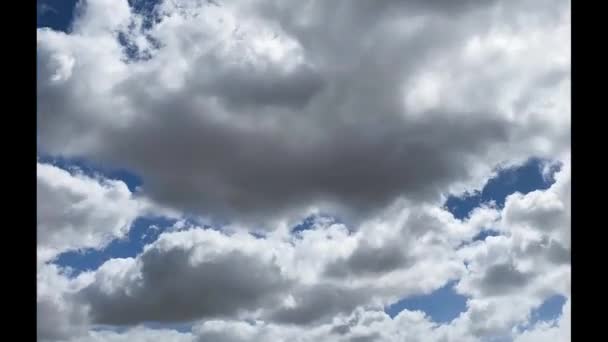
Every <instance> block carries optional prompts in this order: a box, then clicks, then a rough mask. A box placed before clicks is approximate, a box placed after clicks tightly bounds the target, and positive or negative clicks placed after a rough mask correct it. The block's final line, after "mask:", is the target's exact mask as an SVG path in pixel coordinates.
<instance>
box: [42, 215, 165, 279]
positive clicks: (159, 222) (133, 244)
mask: <svg viewBox="0 0 608 342" xmlns="http://www.w3.org/2000/svg"><path fill="white" fill-rule="evenodd" d="M175 222H176V220H175V219H170V218H165V217H154V218H150V217H140V218H138V219H137V220H135V222H134V223H133V225H132V226H131V229H130V230H129V233H128V235H127V236H126V237H125V238H122V239H116V240H113V241H112V242H110V243H109V244H108V245H107V246H106V247H105V248H103V249H100V250H96V249H84V250H80V251H70V252H65V253H62V254H60V255H59V256H58V257H57V258H56V259H55V261H54V263H55V264H57V265H59V266H62V267H67V268H69V269H71V270H72V272H71V275H72V276H77V275H78V274H80V273H81V272H85V271H89V270H95V269H97V268H99V266H101V265H102V264H103V263H104V262H106V261H108V260H110V259H113V258H131V257H135V256H137V255H138V254H140V253H141V252H142V251H143V248H144V246H145V245H147V244H150V243H151V242H153V241H155V240H156V239H157V238H158V236H159V235H160V234H161V233H162V232H163V231H166V229H167V228H168V227H172V226H173V224H174V223H175Z"/></svg>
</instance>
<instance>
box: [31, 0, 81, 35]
mask: <svg viewBox="0 0 608 342" xmlns="http://www.w3.org/2000/svg"><path fill="white" fill-rule="evenodd" d="M77 2H78V0H37V1H36V24H37V27H48V28H51V29H53V30H55V31H63V32H68V31H69V30H70V26H71V24H72V19H73V18H74V9H75V7H76V3H77Z"/></svg>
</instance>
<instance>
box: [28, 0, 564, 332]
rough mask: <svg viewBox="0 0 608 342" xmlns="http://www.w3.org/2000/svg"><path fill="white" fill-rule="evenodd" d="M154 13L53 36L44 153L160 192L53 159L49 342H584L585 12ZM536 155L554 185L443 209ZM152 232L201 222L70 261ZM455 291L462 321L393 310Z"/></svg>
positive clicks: (312, 9) (357, 5)
mask: <svg viewBox="0 0 608 342" xmlns="http://www.w3.org/2000/svg"><path fill="white" fill-rule="evenodd" d="M130 3H131V6H130V5H129V4H130ZM138 4H139V3H138ZM139 5H141V4H139ZM137 8H138V9H136V8H135V7H133V3H132V2H128V1H126V0H119V1H110V0H88V1H81V2H79V4H78V5H77V8H76V12H75V13H76V14H75V17H74V20H73V22H72V25H71V27H70V29H69V30H67V31H66V32H60V31H54V30H51V29H48V28H39V29H38V38H37V49H38V59H37V71H38V82H37V98H38V102H39V104H38V112H37V119H38V135H37V138H38V150H39V153H40V154H44V155H57V156H62V157H68V158H70V157H74V158H84V159H85V160H90V161H93V162H95V163H98V164H101V165H106V166H110V167H119V168H126V169H128V170H130V171H132V172H133V173H135V174H137V175H138V176H140V177H141V179H142V181H143V185H142V187H141V189H140V190H138V191H137V193H132V192H131V191H130V190H129V188H128V187H127V185H126V184H125V182H123V181H120V180H113V179H109V178H107V177H104V176H101V175H90V174H85V173H83V172H82V171H79V170H78V169H74V170H66V169H63V168H61V167H59V166H57V165H53V164H50V163H43V162H39V163H38V167H37V169H38V189H37V190H38V203H37V204H38V213H37V219H38V220H37V222H38V280H37V281H38V330H37V331H38V338H39V340H40V341H70V342H75V341H82V342H89V341H135V342H138V341H176V342H177V341H180V342H181V341H189V342H203V341H205V342H207V341H217V342H223V341H226V342H227V341H232V342H236V341H302V342H304V341H351V342H353V341H431V342H432V341H437V342H440V341H489V340H493V339H506V340H509V341H518V342H525V341H552V342H555V341H568V340H569V334H570V307H571V300H570V291H571V290H570V287H571V286H570V274H571V271H570V257H571V242H570V229H571V225H570V217H571V215H570V197H571V195H570V188H571V173H570V94H569V92H570V46H569V41H570V4H569V2H568V1H565V0H560V1H557V2H555V1H545V0H541V1H525V0H515V1H503V0H493V1H473V0H470V1H469V0H467V1H458V2H454V1H418V0H412V1H383V2H381V3H380V2H378V3H377V2H373V1H355V2H352V1H346V0H337V1H317V0H313V1H305V2H299V1H289V2H284V1H274V0H242V1H226V2H215V1H198V0H187V1H179V2H175V1H159V2H158V3H157V5H155V6H154V7H153V8H152V9H151V10H150V11H141V10H140V9H139V7H137ZM144 12H145V13H144ZM531 157H537V158H545V159H548V160H551V161H554V162H559V163H561V165H562V167H561V169H560V171H559V172H558V173H556V174H555V182H554V183H553V184H552V185H551V187H549V188H548V189H545V190H537V191H533V192H530V193H527V194H521V193H514V194H511V195H510V196H508V197H507V199H506V200H505V203H504V206H500V207H499V206H495V205H493V204H488V205H483V206H481V207H478V208H476V209H474V210H473V211H472V212H471V214H470V216H469V217H468V218H466V219H464V220H460V219H457V218H455V217H454V216H453V215H452V214H451V213H450V212H449V211H447V209H445V208H444V207H443V203H444V201H445V198H446V197H447V196H448V195H449V194H456V195H458V194H460V193H463V192H464V191H474V190H479V189H480V188H481V187H482V186H483V184H484V183H485V182H486V181H487V180H488V179H489V178H490V177H492V176H493V175H495V174H496V172H497V170H498V169H500V168H501V167H508V166H513V165H519V164H521V163H523V162H525V161H526V160H528V159H529V158H531ZM168 209H169V210H168ZM150 215H152V216H154V215H156V216H166V215H172V217H182V216H183V217H188V218H193V219H192V220H189V221H187V223H184V222H186V221H179V222H178V223H176V224H175V225H173V226H170V227H161V228H159V227H154V228H153V227H152V226H151V227H150V229H160V230H161V231H162V233H160V235H159V236H158V238H157V239H156V240H154V241H151V242H146V243H147V244H146V245H145V246H143V251H142V252H141V253H134V254H133V255H132V256H131V257H125V258H119V257H115V256H110V257H109V258H107V261H105V262H104V263H103V264H102V265H101V266H100V267H99V268H97V269H94V270H89V271H82V270H77V271H81V272H80V273H78V272H75V273H71V271H72V270H70V269H68V268H66V267H63V266H62V265H60V264H58V263H57V256H59V255H61V254H62V253H64V252H68V251H76V250H85V249H95V250H104V248H105V247H106V246H107V245H108V244H109V243H110V242H111V241H112V240H115V239H120V238H123V237H125V236H126V235H127V234H128V232H129V229H131V226H132V224H133V222H134V221H135V220H136V219H137V218H138V217H141V216H150ZM305 217H311V218H310V219H309V221H308V223H309V224H310V226H309V227H306V229H301V230H299V231H297V232H293V231H292V227H293V226H295V225H296V224H297V223H299V222H301V220H302V219H303V218H305ZM209 219H211V220H209ZM206 223H211V224H209V225H207V224H206ZM489 229H491V230H493V231H495V232H497V234H496V236H489V237H486V238H485V239H482V240H478V239H475V237H477V236H479V234H480V233H481V232H484V231H487V230H489ZM252 232H256V234H252ZM474 240H475V241H474ZM450 282H455V284H456V285H455V287H454V289H455V291H456V292H457V293H458V294H459V295H462V296H465V297H466V300H467V302H466V310H465V311H464V312H462V313H461V314H460V315H459V316H458V317H456V318H455V319H454V320H452V321H451V322H447V323H437V322H434V321H433V318H432V317H431V316H430V315H429V314H428V313H424V312H421V311H412V310H403V311H401V312H400V313H399V314H398V315H397V316H395V317H394V318H391V317H390V316H389V315H388V314H387V313H385V312H384V308H385V307H387V306H388V305H391V304H393V303H395V302H397V301H399V300H401V299H403V298H408V297H411V296H415V295H423V294H426V295H428V294H431V293H433V291H435V290H437V289H440V288H442V287H443V286H444V285H446V284H447V283H450ZM554 295H560V296H563V297H565V298H566V304H565V305H564V307H563V308H562V313H561V315H560V316H559V318H558V319H556V320H555V321H554V322H546V321H540V322H537V323H533V321H532V320H531V313H532V312H533V310H535V309H536V308H538V307H540V306H541V305H542V304H543V302H544V301H545V300H547V299H548V298H550V297H551V296H554ZM176 325H179V326H181V327H183V326H186V328H183V329H182V328H180V329H178V328H175V326H176Z"/></svg>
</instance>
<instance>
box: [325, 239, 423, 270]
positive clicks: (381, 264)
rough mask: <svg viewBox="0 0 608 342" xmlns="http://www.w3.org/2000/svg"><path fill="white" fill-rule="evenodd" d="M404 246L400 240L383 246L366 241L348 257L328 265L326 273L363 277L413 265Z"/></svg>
mask: <svg viewBox="0 0 608 342" xmlns="http://www.w3.org/2000/svg"><path fill="white" fill-rule="evenodd" d="M404 247H405V246H403V245H399V243H398V242H397V243H395V244H389V245H387V246H381V247H373V246H370V245H369V244H367V243H365V242H364V244H363V245H362V246H359V247H358V248H357V249H355V251H354V252H353V254H351V255H350V256H349V257H348V258H346V259H341V260H338V261H336V262H333V263H331V264H329V265H327V267H326V269H325V273H326V274H327V275H328V276H330V277H346V276H355V277H363V276H370V275H371V276H373V275H380V274H384V273H388V272H391V271H394V270H397V269H403V268H406V267H408V266H410V265H411V262H408V257H407V255H406V253H405V252H406V251H405V250H404Z"/></svg>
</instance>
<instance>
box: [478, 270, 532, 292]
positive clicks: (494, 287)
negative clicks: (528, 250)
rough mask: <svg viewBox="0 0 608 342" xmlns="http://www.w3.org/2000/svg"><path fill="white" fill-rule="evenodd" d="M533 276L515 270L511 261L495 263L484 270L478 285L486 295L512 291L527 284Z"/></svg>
mask: <svg viewBox="0 0 608 342" xmlns="http://www.w3.org/2000/svg"><path fill="white" fill-rule="evenodd" d="M533 276H534V275H533V274H526V273H523V272H521V271H519V270H517V269H516V268H515V267H514V265H513V264H511V263H504V264H497V265H493V266H491V267H489V268H488V269H487V270H486V272H485V274H484V275H483V278H482V279H481V282H480V284H479V286H480V289H481V291H482V292H483V293H484V294H486V295H500V294H504V293H512V291H513V290H514V289H517V288H523V287H524V286H525V285H526V284H528V282H529V281H530V280H531V279H532V277H533Z"/></svg>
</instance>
